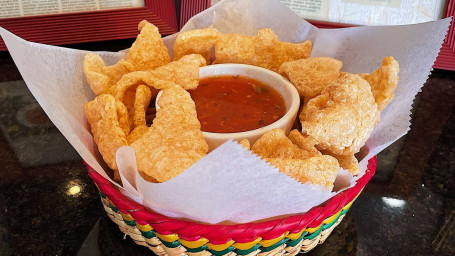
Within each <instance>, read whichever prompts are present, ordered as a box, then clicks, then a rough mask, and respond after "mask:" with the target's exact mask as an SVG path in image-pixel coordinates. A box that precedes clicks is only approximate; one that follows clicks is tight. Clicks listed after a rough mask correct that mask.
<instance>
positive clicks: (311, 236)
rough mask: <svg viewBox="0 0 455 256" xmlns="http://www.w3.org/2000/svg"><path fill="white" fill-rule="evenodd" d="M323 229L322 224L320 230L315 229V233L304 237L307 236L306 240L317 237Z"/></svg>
mask: <svg viewBox="0 0 455 256" xmlns="http://www.w3.org/2000/svg"><path fill="white" fill-rule="evenodd" d="M321 231H322V226H321V227H320V228H319V229H318V230H316V231H314V233H313V234H309V235H308V236H306V237H304V238H305V239H306V240H311V239H313V238H315V237H317V236H318V235H319V233H321Z"/></svg>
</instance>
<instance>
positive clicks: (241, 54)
mask: <svg viewBox="0 0 455 256" xmlns="http://www.w3.org/2000/svg"><path fill="white" fill-rule="evenodd" d="M310 54H311V41H305V42H303V43H299V44H292V43H286V42H281V41H280V40H278V37H277V36H276V35H275V33H274V32H273V31H272V30H271V29H268V28H263V29H260V30H258V33H257V35H256V36H245V35H240V34H219V35H218V38H217V40H216V44H215V58H216V59H215V62H214V64H216V63H241V64H250V65H255V66H259V67H263V68H266V69H269V70H273V71H275V72H276V71H278V69H279V67H280V66H281V64H283V63H284V62H287V61H291V60H297V59H303V58H308V57H309V56H310Z"/></svg>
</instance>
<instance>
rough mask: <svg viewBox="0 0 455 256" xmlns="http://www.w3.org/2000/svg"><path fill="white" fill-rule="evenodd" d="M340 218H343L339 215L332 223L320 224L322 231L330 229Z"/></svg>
mask: <svg viewBox="0 0 455 256" xmlns="http://www.w3.org/2000/svg"><path fill="white" fill-rule="evenodd" d="M341 216H343V214H340V215H339V216H338V218H335V219H334V220H333V221H332V222H330V223H327V224H322V229H328V228H330V227H331V226H333V224H335V223H337V221H338V219H339V218H340V217H341Z"/></svg>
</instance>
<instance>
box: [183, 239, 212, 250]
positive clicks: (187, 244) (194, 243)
mask: <svg viewBox="0 0 455 256" xmlns="http://www.w3.org/2000/svg"><path fill="white" fill-rule="evenodd" d="M179 242H180V243H181V244H182V245H183V246H185V247H187V248H191V249H194V248H198V247H201V246H203V245H204V244H206V243H208V242H209V240H208V239H207V238H200V239H198V240H196V241H186V240H183V239H179Z"/></svg>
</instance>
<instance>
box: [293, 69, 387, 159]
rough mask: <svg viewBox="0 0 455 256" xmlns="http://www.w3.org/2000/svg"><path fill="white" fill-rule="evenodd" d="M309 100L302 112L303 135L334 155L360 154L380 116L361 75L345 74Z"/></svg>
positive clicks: (368, 86) (319, 147)
mask: <svg viewBox="0 0 455 256" xmlns="http://www.w3.org/2000/svg"><path fill="white" fill-rule="evenodd" d="M321 93H322V94H321V95H319V96H317V97H315V98H313V99H311V100H309V101H308V104H307V105H306V106H305V107H304V108H303V109H302V112H301V113H300V122H301V124H302V132H303V133H304V134H306V135H309V136H311V137H313V138H314V139H315V140H316V141H317V145H316V147H317V148H318V149H319V150H327V151H329V152H330V153H331V154H336V155H350V154H355V153H357V152H358V151H359V150H360V148H361V147H362V146H363V145H364V144H365V142H366V140H367V139H368V137H369V135H370V133H371V131H372V130H373V128H374V126H375V125H376V121H377V119H378V117H379V111H378V109H377V105H376V102H375V101H374V97H373V93H372V92H371V89H370V85H369V84H368V83H367V82H366V81H365V80H364V79H362V78H361V77H360V76H359V75H353V74H346V75H345V76H343V77H341V78H339V79H338V80H336V81H335V82H333V83H332V84H330V85H329V86H328V87H326V88H325V89H324V90H322V92H321Z"/></svg>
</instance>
